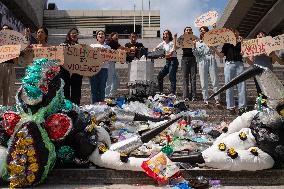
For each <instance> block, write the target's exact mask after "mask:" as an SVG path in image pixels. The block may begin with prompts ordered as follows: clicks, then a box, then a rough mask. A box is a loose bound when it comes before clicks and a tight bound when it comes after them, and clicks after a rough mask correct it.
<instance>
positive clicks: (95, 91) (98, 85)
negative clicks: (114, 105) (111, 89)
mask: <svg viewBox="0 0 284 189" xmlns="http://www.w3.org/2000/svg"><path fill="white" fill-rule="evenodd" d="M107 74H108V69H107V68H102V69H101V70H100V71H99V73H97V74H96V75H94V76H92V77H91V78H90V83H91V93H92V103H96V102H102V101H104V99H105V88H106V82H107V77H108V75H107Z"/></svg>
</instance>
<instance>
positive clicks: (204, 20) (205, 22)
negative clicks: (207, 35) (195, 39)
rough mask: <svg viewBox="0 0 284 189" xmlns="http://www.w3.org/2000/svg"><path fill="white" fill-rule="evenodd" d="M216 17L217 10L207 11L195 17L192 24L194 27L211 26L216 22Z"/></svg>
mask: <svg viewBox="0 0 284 189" xmlns="http://www.w3.org/2000/svg"><path fill="white" fill-rule="evenodd" d="M217 19H218V12H217V11H209V12H206V13H204V14H202V15H201V16H199V17H198V18H196V19H195V21H194V25H195V27H199V28H200V27H201V26H212V25H213V24H215V23H216V22H217Z"/></svg>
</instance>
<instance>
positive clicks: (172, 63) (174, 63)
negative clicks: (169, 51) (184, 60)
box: [157, 57, 178, 94]
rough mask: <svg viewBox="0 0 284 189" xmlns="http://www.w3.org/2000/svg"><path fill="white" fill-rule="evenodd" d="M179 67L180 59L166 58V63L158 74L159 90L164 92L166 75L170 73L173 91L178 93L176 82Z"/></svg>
mask: <svg viewBox="0 0 284 189" xmlns="http://www.w3.org/2000/svg"><path fill="white" fill-rule="evenodd" d="M177 69H178V59H177V58H176V57H173V58H168V59H166V65H165V66H164V67H163V68H162V69H161V71H160V72H159V74H158V77H157V79H158V86H159V92H161V93H162V92H163V83H164V77H166V75H167V74H168V73H169V79H170V82H171V89H170V90H171V93H172V94H175V93H176V83H177V77H176V75H177Z"/></svg>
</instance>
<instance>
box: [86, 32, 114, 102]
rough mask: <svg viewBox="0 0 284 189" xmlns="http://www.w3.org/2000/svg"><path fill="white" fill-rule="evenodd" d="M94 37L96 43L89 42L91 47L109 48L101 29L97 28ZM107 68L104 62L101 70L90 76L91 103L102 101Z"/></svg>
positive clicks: (104, 93)
mask: <svg viewBox="0 0 284 189" xmlns="http://www.w3.org/2000/svg"><path fill="white" fill-rule="evenodd" d="M96 39H97V43H96V44H91V45H90V46H91V47H93V48H104V49H110V46H108V45H106V44H105V39H106V35H105V32H104V31H103V30H98V31H97V32H96ZM108 68H109V63H104V64H103V65H102V66H101V70H100V71H99V72H98V73H97V74H96V75H94V76H92V77H91V78H90V83H91V93H92V103H96V102H102V101H104V99H105V95H106V92H105V91H106V84H107V80H108Z"/></svg>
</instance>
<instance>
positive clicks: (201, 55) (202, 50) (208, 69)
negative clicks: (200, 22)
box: [192, 26, 220, 106]
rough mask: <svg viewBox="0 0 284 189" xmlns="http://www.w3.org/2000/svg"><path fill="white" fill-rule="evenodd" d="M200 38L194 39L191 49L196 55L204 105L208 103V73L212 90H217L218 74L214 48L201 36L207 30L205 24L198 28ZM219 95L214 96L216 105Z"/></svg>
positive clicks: (218, 103)
mask: <svg viewBox="0 0 284 189" xmlns="http://www.w3.org/2000/svg"><path fill="white" fill-rule="evenodd" d="M199 31H200V40H199V41H195V43H194V48H193V49H192V51H193V54H194V56H195V57H196V60H197V63H198V66H199V76H200V84H201V89H202V96H203V100H204V103H205V105H209V102H208V97H209V96H208V77H209V75H208V73H209V74H210V78H211V82H212V85H213V91H214V92H217V90H218V75H217V69H218V68H217V62H216V60H215V53H214V50H212V49H211V48H209V47H208V46H207V45H206V44H205V43H204V42H203V37H204V34H205V33H206V32H208V31H209V28H208V27H207V26H202V27H201V28H200V29H199ZM219 100H220V96H219V95H217V96H215V101H216V105H217V106H218V105H220V102H219Z"/></svg>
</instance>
